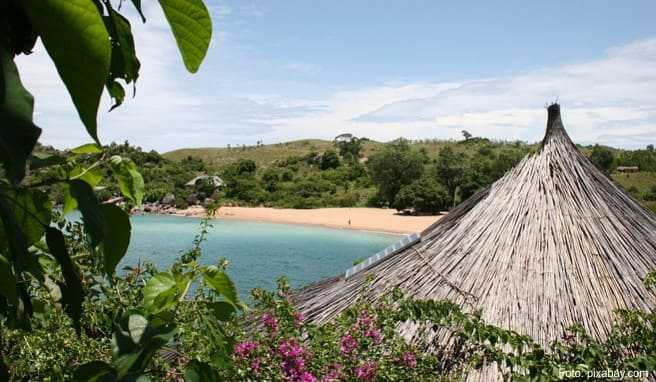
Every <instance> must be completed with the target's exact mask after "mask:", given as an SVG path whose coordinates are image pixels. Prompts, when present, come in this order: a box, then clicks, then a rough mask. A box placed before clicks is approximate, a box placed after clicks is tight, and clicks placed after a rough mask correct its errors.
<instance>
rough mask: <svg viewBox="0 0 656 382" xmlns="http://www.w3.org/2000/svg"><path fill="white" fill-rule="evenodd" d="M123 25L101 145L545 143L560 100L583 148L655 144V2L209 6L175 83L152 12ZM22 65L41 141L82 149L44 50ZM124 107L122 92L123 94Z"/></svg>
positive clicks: (158, 17)
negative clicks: (342, 138)
mask: <svg viewBox="0 0 656 382" xmlns="http://www.w3.org/2000/svg"><path fill="white" fill-rule="evenodd" d="M143 3H144V8H145V14H146V18H147V22H146V23H145V24H142V23H141V21H140V19H139V18H138V17H137V15H136V13H135V12H134V10H133V9H132V8H131V3H130V2H128V1H126V2H124V4H123V8H122V11H123V12H124V13H125V14H126V15H128V16H129V18H130V21H131V23H132V28H133V31H134V34H135V40H136V47H137V54H138V56H139V58H140V60H141V63H142V69H141V74H140V78H139V80H138V82H137V84H136V96H135V97H134V98H129V97H126V100H125V103H124V104H123V105H122V106H121V107H119V108H118V109H116V110H114V111H112V112H107V111H108V110H109V107H110V105H111V102H110V100H109V97H108V96H107V95H106V94H105V95H104V97H103V100H102V103H101V107H100V113H99V119H98V120H99V128H98V129H99V136H100V139H101V141H102V142H103V143H109V142H111V141H116V142H122V141H124V140H128V141H129V142H130V143H132V144H134V145H138V146H141V147H142V148H144V149H148V150H149V149H156V150H158V151H169V150H173V149H177V148H183V147H225V146H226V145H228V144H230V145H232V146H235V145H241V144H246V145H252V144H255V143H256V142H257V141H262V142H263V143H265V144H267V143H277V142H284V141H289V140H295V139H303V138H323V139H332V138H333V137H335V136H336V135H338V134H340V133H346V132H348V133H352V134H355V135H356V136H364V137H368V138H371V139H375V140H379V141H389V140H392V139H395V138H398V137H406V138H410V139H423V138H440V139H459V138H460V137H461V131H462V130H467V131H469V132H470V133H472V134H473V135H474V136H483V137H488V138H492V139H503V140H523V141H527V142H535V141H539V140H540V139H541V137H542V136H543V134H544V128H545V124H546V110H545V105H547V104H549V103H552V102H554V101H558V102H559V103H560V104H561V108H562V113H563V121H564V124H565V127H566V128H567V130H568V132H569V134H570V136H571V137H572V138H573V139H574V141H575V142H577V143H582V144H593V143H600V144H605V145H610V146H615V147H623V148H639V147H644V146H646V145H647V144H654V143H656V22H654V19H655V16H656V2H654V1H653V0H646V1H637V0H636V1H633V0H626V1H623V2H617V1H605V0H597V1H575V0H568V1H560V0H552V1H548V2H546V1H452V2H445V1H400V0H399V1H391V0H387V1H355V0H351V1H341V0H340V1H338V0H332V1H323V0H312V1H291V0H285V1H253V0H250V1H249V0H243V1H217V0H206V4H207V5H208V8H209V10H210V13H211V16H212V19H213V38H212V42H211V45H210V49H209V52H208V54H207V57H206V59H205V62H204V63H203V65H202V66H201V69H200V70H199V72H198V73H196V74H193V75H192V74H189V73H188V72H186V70H185V69H184V65H183V64H182V60H181V58H180V55H179V53H178V52H177V47H176V45H175V40H174V39H173V36H172V34H171V32H170V30H169V29H168V27H167V24H166V20H165V18H164V16H163V13H162V11H161V9H160V8H159V6H158V5H157V2H155V1H145V2H143ZM17 64H18V67H19V70H20V73H21V77H22V80H23V82H24V84H25V86H26V87H27V88H28V90H30V91H31V92H32V93H33V94H34V95H35V99H36V100H35V116H34V118H35V121H36V123H37V124H38V125H39V126H40V127H42V128H43V134H42V137H41V142H42V143H43V144H48V145H53V146H55V147H57V148H70V147H74V146H77V145H79V144H82V143H86V142H89V141H90V140H91V139H90V138H89V137H88V135H87V134H86V132H85V130H84V127H83V126H82V124H81V122H80V121H79V118H78V116H77V114H76V112H75V108H74V106H73V104H72V102H71V100H70V96H69V95H68V93H67V92H66V89H65V87H64V85H63V84H62V82H61V80H60V79H59V77H58V75H57V72H56V70H55V68H54V66H53V65H52V63H51V61H50V58H49V57H48V55H47V52H45V49H44V48H43V46H42V45H40V44H38V45H37V46H36V47H35V50H34V53H33V54H31V55H29V56H19V57H18V58H17ZM128 93H130V92H128Z"/></svg>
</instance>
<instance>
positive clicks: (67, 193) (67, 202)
mask: <svg viewBox="0 0 656 382" xmlns="http://www.w3.org/2000/svg"><path fill="white" fill-rule="evenodd" d="M76 208H77V200H75V198H73V195H71V188H70V187H69V186H68V184H66V185H65V186H64V206H63V207H62V212H63V214H64V215H67V214H68V213H70V212H71V211H73V210H75V209H76ZM62 218H63V216H62Z"/></svg>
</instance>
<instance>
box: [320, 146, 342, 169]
mask: <svg viewBox="0 0 656 382" xmlns="http://www.w3.org/2000/svg"><path fill="white" fill-rule="evenodd" d="M337 167H339V156H337V153H336V152H335V150H326V152H324V153H323V154H322V155H321V157H320V158H319V168H320V169H322V170H328V169H331V168H337Z"/></svg>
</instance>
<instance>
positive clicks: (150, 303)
mask: <svg viewBox="0 0 656 382" xmlns="http://www.w3.org/2000/svg"><path fill="white" fill-rule="evenodd" d="M179 293H180V292H179V290H178V288H177V284H176V282H175V278H174V277H173V275H172V274H170V273H166V272H162V273H158V274H156V275H154V276H153V277H151V278H150V280H148V282H147V283H146V286H145V287H144V291H143V295H144V297H143V303H144V308H145V309H146V310H147V311H148V312H150V313H157V312H161V311H163V310H165V309H167V308H169V307H170V306H171V305H172V304H173V303H175V301H176V300H177V298H178V296H179Z"/></svg>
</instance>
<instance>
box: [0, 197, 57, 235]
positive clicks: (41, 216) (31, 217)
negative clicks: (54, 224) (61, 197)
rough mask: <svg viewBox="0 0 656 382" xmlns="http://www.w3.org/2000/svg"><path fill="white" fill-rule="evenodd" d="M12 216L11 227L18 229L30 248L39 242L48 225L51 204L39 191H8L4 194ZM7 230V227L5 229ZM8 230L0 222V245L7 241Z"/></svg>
mask: <svg viewBox="0 0 656 382" xmlns="http://www.w3.org/2000/svg"><path fill="white" fill-rule="evenodd" d="M5 196H6V198H7V199H8V201H9V206H10V209H11V211H12V215H13V223H12V224H13V225H14V226H15V228H17V229H20V231H21V233H22V235H23V237H24V238H25V243H26V245H27V246H30V245H32V244H34V243H36V242H37V241H39V240H40V239H41V238H42V237H43V234H44V233H45V227H47V226H48V225H49V224H50V217H51V216H50V211H51V208H52V206H51V203H50V200H49V199H48V196H47V194H45V193H44V192H39V191H28V190H22V191H20V192H13V191H9V192H7V193H6V194H5ZM7 228H8V227H7ZM8 231H9V230H8V229H6V228H4V225H3V223H2V222H0V243H1V242H5V241H6V240H7V239H8V236H6V235H8V234H9V232H8Z"/></svg>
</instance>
